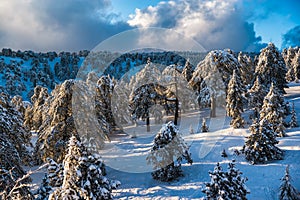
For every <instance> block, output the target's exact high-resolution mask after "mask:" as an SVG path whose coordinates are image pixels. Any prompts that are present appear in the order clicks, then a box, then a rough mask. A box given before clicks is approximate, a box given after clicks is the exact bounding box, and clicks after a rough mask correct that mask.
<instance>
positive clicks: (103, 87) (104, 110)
mask: <svg viewBox="0 0 300 200" xmlns="http://www.w3.org/2000/svg"><path fill="white" fill-rule="evenodd" d="M114 85H115V83H114V82H113V80H112V79H111V78H110V76H101V77H100V79H99V80H98V82H97V86H96V96H95V101H96V102H95V107H96V108H95V109H96V115H97V117H98V118H99V120H100V121H101V118H102V116H103V117H104V120H105V121H106V122H107V123H108V125H109V127H108V130H107V131H108V133H110V132H111V131H113V130H114V129H115V128H116V126H117V125H116V122H115V119H114V117H113V114H112V108H111V97H112V94H113V90H114Z"/></svg>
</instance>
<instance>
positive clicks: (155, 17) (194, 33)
mask: <svg viewBox="0 0 300 200" xmlns="http://www.w3.org/2000/svg"><path fill="white" fill-rule="evenodd" d="M243 11H244V8H242V7H241V4H240V3H239V2H238V1H234V0H230V1H223V0H211V1H198V0H191V1H183V0H182V1H177V2H174V1H169V2H162V3H159V4H158V5H157V6H155V7H148V8H147V9H143V10H140V9H137V10H136V13H135V14H134V15H132V16H131V19H130V20H129V21H128V23H129V24H130V25H131V26H136V27H149V26H152V27H163V28H172V29H174V30H176V31H178V32H180V33H182V34H184V35H186V36H189V37H192V38H194V39H195V40H196V41H198V42H199V43H200V44H201V45H203V46H204V47H205V48H206V49H208V50H210V49H223V48H231V49H233V50H235V51H240V50H249V51H258V50H259V48H260V47H261V44H260V42H261V37H257V36H256V34H255V31H254V26H253V24H251V23H248V22H247V21H246V19H245V15H244V12H243Z"/></svg>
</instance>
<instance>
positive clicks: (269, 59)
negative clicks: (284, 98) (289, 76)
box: [255, 43, 287, 94]
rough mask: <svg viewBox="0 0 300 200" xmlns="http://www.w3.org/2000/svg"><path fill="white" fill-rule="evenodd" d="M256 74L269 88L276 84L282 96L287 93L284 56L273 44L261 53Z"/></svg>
mask: <svg viewBox="0 0 300 200" xmlns="http://www.w3.org/2000/svg"><path fill="white" fill-rule="evenodd" d="M255 73H256V74H257V76H259V77H260V80H261V81H262V84H264V85H265V86H266V87H267V88H269V87H270V86H271V84H272V83H274V84H275V85H276V86H277V87H278V90H279V92H280V93H281V94H284V93H285V91H284V88H286V87H287V82H286V79H285V76H286V73H287V69H286V65H285V62H284V60H283V57H282V55H281V54H280V53H279V51H278V50H277V49H276V47H275V45H274V44H273V43H269V44H268V46H267V47H266V48H264V49H262V50H261V51H260V54H259V58H258V63H257V66H256V69H255Z"/></svg>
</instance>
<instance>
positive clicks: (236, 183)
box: [225, 160, 250, 200]
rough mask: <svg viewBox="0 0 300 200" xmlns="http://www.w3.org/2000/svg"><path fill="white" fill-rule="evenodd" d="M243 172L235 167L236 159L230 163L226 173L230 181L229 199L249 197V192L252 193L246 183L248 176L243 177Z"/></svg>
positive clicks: (227, 179) (242, 199)
mask: <svg viewBox="0 0 300 200" xmlns="http://www.w3.org/2000/svg"><path fill="white" fill-rule="evenodd" d="M242 174H243V173H242V172H241V171H240V170H239V169H237V168H236V167H235V160H232V162H230V163H228V169H227V172H226V174H225V176H226V181H228V186H229V187H228V190H229V191H230V192H229V196H228V199H240V200H244V199H247V197H246V196H247V194H249V193H250V190H249V189H248V188H247V186H246V185H245V182H246V181H247V180H248V178H247V177H242Z"/></svg>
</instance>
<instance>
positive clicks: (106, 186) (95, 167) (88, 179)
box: [49, 136, 120, 200]
mask: <svg viewBox="0 0 300 200" xmlns="http://www.w3.org/2000/svg"><path fill="white" fill-rule="evenodd" d="M63 168H64V170H63V182H62V185H61V187H58V188H56V189H55V191H54V192H53V193H51V194H50V196H49V200H55V199H83V200H93V199H112V198H113V197H112V194H111V191H112V189H115V188H117V187H118V186H119V185H120V182H119V181H113V180H109V179H108V178H106V177H105V175H106V172H105V165H104V163H103V161H102V160H101V159H100V156H99V155H96V154H90V153H88V152H87V151H86V148H85V147H84V146H83V145H82V144H81V143H80V142H79V141H78V140H77V138H76V137H75V136H72V137H71V138H70V140H69V142H68V152H67V154H66V155H65V158H64V160H63Z"/></svg>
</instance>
